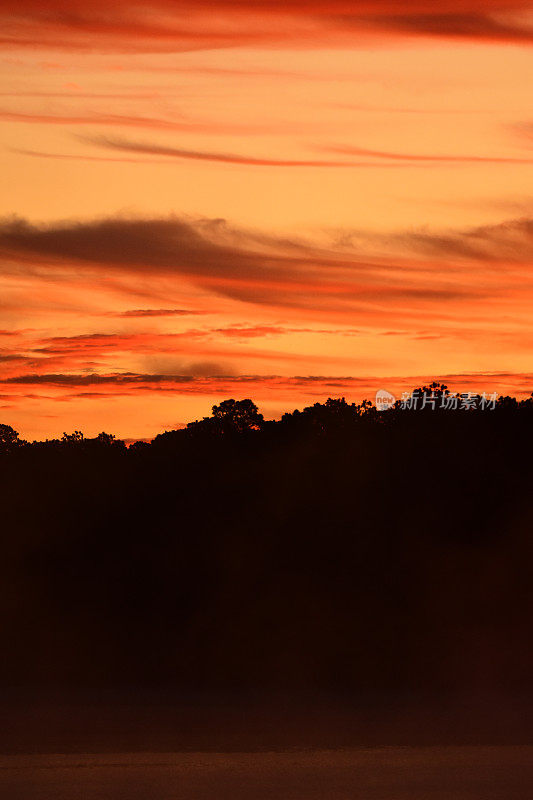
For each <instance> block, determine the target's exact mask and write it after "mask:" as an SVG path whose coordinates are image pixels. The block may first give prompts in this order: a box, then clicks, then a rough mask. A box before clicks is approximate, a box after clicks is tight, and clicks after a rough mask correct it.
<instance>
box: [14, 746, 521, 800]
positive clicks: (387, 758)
mask: <svg viewBox="0 0 533 800" xmlns="http://www.w3.org/2000/svg"><path fill="white" fill-rule="evenodd" d="M0 797H2V798H6V800H34V799H35V800H531V798H532V797H533V747H526V746H524V747H518V746H510V747H473V746H472V747H471V746H464V747H376V748H353V749H345V750H314V751H289V752H261V753H258V752H255V753H202V752H198V753H120V754H112V753H106V754H105V755H103V754H100V755H99V754H91V755H77V754H65V755H62V754H53V755H23V754H17V755H7V756H0Z"/></svg>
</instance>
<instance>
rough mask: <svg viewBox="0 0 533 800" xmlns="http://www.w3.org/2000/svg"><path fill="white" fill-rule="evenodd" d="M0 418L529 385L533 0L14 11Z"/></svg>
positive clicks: (4, 154) (277, 408) (174, 411)
mask: <svg viewBox="0 0 533 800" xmlns="http://www.w3.org/2000/svg"><path fill="white" fill-rule="evenodd" d="M0 31H1V33H0V42H1V48H2V53H1V55H0V59H1V64H2V71H1V72H2V84H1V86H0V95H1V97H0V125H1V131H2V138H1V150H0V158H1V170H2V178H3V181H2V183H3V187H4V191H3V192H2V196H1V199H0V203H1V208H0V214H1V215H2V220H1V221H0V409H1V411H0V421H1V422H4V423H6V424H10V425H13V426H14V427H15V428H17V430H19V431H20V433H21V435H22V436H24V437H25V438H30V439H31V438H45V437H47V436H49V437H52V436H57V435H61V433H62V432H63V431H64V430H67V431H68V430H73V429H75V428H76V429H83V430H84V432H85V433H86V434H87V435H94V434H96V433H97V432H99V431H101V430H109V431H111V432H113V433H115V434H117V435H119V436H122V437H126V438H134V437H150V436H154V435H155V434H156V433H158V432H159V431H161V430H163V429H165V428H166V429H168V428H171V427H175V426H177V425H180V424H183V423H184V422H187V421H189V420H192V419H196V418H198V417H201V416H203V415H204V414H207V413H208V412H209V409H210V407H211V405H212V404H213V403H218V402H220V400H222V399H224V398H225V397H236V398H240V397H251V398H253V400H254V401H255V402H256V403H257V404H258V405H259V407H260V410H261V411H262V412H263V413H264V414H265V416H266V417H269V416H270V417H275V416H277V415H279V413H280V412H281V411H283V410H291V409H293V408H295V407H302V406H304V405H309V404H311V403H314V402H316V401H318V400H324V399H326V398H327V397H329V396H333V397H338V396H345V397H346V398H347V399H348V400H350V401H352V400H361V399H363V397H369V398H373V396H374V394H375V392H376V390H378V389H387V390H389V391H392V392H395V393H399V392H401V391H402V390H406V389H411V388H413V387H414V386H416V385H420V384H421V383H422V382H423V381H427V380H429V379H433V378H435V379H439V380H445V382H446V383H448V385H449V386H450V388H452V389H458V390H466V391H490V392H493V391H497V392H499V393H511V394H514V395H517V396H524V395H526V394H530V393H531V392H532V391H533V359H532V355H531V353H532V345H533V314H532V311H533V280H532V276H531V268H532V263H531V262H532V253H533V220H532V218H531V214H530V205H531V187H532V185H533V184H532V179H533V117H532V116H531V80H532V78H533V57H532V52H531V44H532V40H533V8H532V6H531V4H530V3H527V2H524V0H492V1H491V0H488V1H485V2H480V0H461V2H459V0H443V2H440V3H438V4H437V3H434V2H430V0H406V2H402V3H398V2H392V0H390V1H389V0H332V1H331V2H327V3H326V2H324V0H284V2H283V3H282V2H278V0H248V2H240V1H239V0H222V2H217V3H216V4H215V3H213V2H207V0H205V1H204V0H194V2H192V0H189V1H188V2H185V1H184V0H154V2H141V3H139V4H134V5H132V4H130V3H126V2H121V1H119V2H117V3H112V4H111V3H108V2H106V3H104V2H102V0H96V2H91V3H87V2H86V1H85V0H74V1H73V2H72V0H69V2H66V0H51V2H47V1H46V0H44V2H43V1H42V0H41V1H40V2H37V0H21V2H19V3H17V4H16V5H15V4H13V3H3V2H2V3H0Z"/></svg>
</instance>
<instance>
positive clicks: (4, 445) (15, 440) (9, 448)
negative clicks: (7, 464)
mask: <svg viewBox="0 0 533 800" xmlns="http://www.w3.org/2000/svg"><path fill="white" fill-rule="evenodd" d="M21 444H22V442H21V440H20V439H19V435H18V433H17V431H16V430H14V428H12V427H11V425H0V455H2V454H4V453H11V452H13V450H15V449H16V448H17V447H20V445H21Z"/></svg>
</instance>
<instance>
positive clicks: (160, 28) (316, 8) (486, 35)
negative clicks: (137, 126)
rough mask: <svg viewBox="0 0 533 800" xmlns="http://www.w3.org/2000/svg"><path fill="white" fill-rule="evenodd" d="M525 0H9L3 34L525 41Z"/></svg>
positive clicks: (1, 39) (128, 40)
mask: <svg viewBox="0 0 533 800" xmlns="http://www.w3.org/2000/svg"><path fill="white" fill-rule="evenodd" d="M529 8H530V5H529V3H528V2H525V0H487V2H481V1H480V0H443V2H439V3H438V4H436V3H434V2H432V0H406V2H403V3H401V4H400V3H398V2H394V1H393V0H337V2H335V0H332V2H326V0H285V1H284V2H281V0H257V1H256V0H247V2H241V1H240V0H218V2H217V3H216V5H213V3H212V0H194V2H193V0H151V2H144V3H142V4H137V5H132V4H131V3H126V2H125V0H118V2H115V3H113V4H110V3H107V2H105V3H104V2H103V0H94V2H92V3H90V4H86V3H85V2H84V3H81V2H80V0H74V2H67V1H66V0H48V1H47V0H43V2H37V1H36V0H21V1H20V2H19V3H18V4H17V6H16V11H15V10H14V7H13V4H12V3H5V2H4V3H3V4H2V7H1V8H0V12H1V30H2V34H1V36H0V44H2V45H4V46H7V47H14V46H19V47H32V48H36V47H52V48H62V49H73V50H87V51H94V50H99V51H106V52H113V51H114V52H149V51H162V52H178V51H187V50H197V49H205V48H210V49H212V48H223V47H236V46H243V45H245V46H250V45H254V44H259V45H269V44H279V43H280V42H281V43H283V42H284V43H288V44H293V45H298V46H306V47H312V46H316V45H324V44H326V45H327V46H334V45H335V44H336V43H341V44H347V43H348V42H349V41H350V40H351V41H353V40H358V39H360V37H361V36H363V35H369V34H374V35H376V34H379V35H382V36H391V35H396V36H398V35H405V34H407V35H410V36H413V35H415V36H439V37H448V38H469V39H472V40H481V41H508V42H528V41H531V40H532V39H533V30H532V28H531V26H530V25H528V24H527V19H526V18H525V15H526V14H527V11H528V9H529Z"/></svg>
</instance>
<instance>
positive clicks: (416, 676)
mask: <svg viewBox="0 0 533 800" xmlns="http://www.w3.org/2000/svg"><path fill="white" fill-rule="evenodd" d="M428 393H430V395H431V397H432V398H433V399H434V400H435V402H433V403H420V404H419V405H418V407H417V408H416V409H414V408H406V407H404V406H402V403H401V402H400V401H397V402H396V404H395V405H394V406H393V407H392V408H390V409H389V410H387V411H377V409H376V407H375V406H374V405H373V404H372V403H370V402H368V401H365V402H363V403H361V404H350V403H347V402H346V401H345V400H344V399H331V398H330V399H329V400H327V402H324V403H316V404H315V405H313V406H310V407H308V408H305V409H304V410H303V411H294V412H292V413H287V414H284V415H283V417H282V418H281V419H280V420H279V421H265V420H264V419H263V417H262V415H261V414H260V413H259V412H258V410H257V408H256V406H255V405H254V403H253V402H252V401H251V400H226V401H224V402H222V403H221V404H220V405H217V406H214V407H213V413H212V416H210V417H206V418H204V419H203V420H200V421H197V422H193V423H191V424H189V425H188V426H187V427H185V428H183V429H179V430H173V431H167V432H165V433H162V434H160V435H158V436H156V437H155V439H154V440H153V441H152V442H151V443H147V442H137V443H134V444H132V445H131V446H129V447H127V446H126V445H125V444H124V443H123V442H121V441H119V440H117V439H115V438H114V437H113V436H112V435H110V434H106V433H101V434H100V435H99V436H97V437H96V438H84V436H83V434H82V433H81V432H79V431H75V432H74V433H72V434H65V435H63V437H62V438H61V439H57V440H49V441H44V442H33V443H27V442H22V441H21V440H20V439H19V437H18V435H17V434H16V432H15V431H14V430H13V429H12V428H10V427H9V426H8V425H2V426H0V472H1V480H2V488H3V492H2V495H3V509H2V534H3V535H2V542H3V553H2V559H1V562H0V571H1V580H0V592H1V594H2V600H1V609H2V627H1V636H2V659H1V661H0V678H1V679H2V682H3V684H4V685H5V686H6V685H7V686H12V687H17V686H41V687H53V686H61V687H72V688H76V689H80V688H88V687H116V686H143V687H150V686H169V687H174V688H176V689H179V690H183V691H188V690H194V691H197V690H209V691H219V690H220V691H233V690H253V691H256V690H257V691H271V690H272V691H288V692H292V691H311V692H313V691H319V692H328V691H333V692H359V693H380V692H392V693H394V692H432V693H441V694H443V695H445V694H446V693H448V692H456V691H461V692H471V691H472V692H475V691H485V690H486V691H489V692H501V693H523V692H530V691H531V690H532V689H533V686H532V683H533V654H532V648H531V644H530V637H531V618H532V612H533V593H532V589H531V587H532V541H533V540H532V536H531V533H532V523H533V514H532V505H531V485H532V477H533V475H532V472H533V462H532V457H531V453H532V431H533V399H532V398H529V399H526V400H522V401H518V400H516V399H514V398H510V397H503V398H499V399H498V400H497V402H495V404H494V407H493V408H485V409H484V410H481V409H480V408H479V407H478V406H472V405H471V404H470V405H469V404H465V405H464V407H463V406H461V405H459V406H457V407H453V406H452V405H451V404H450V403H449V402H447V401H448V400H449V399H450V398H451V397H452V395H451V394H450V392H449V391H448V389H447V388H446V387H445V386H444V385H442V384H438V383H433V384H431V385H430V386H429V387H421V388H420V389H419V390H417V391H416V392H415V396H418V397H420V398H421V397H422V396H423V394H428ZM404 405H405V404H404Z"/></svg>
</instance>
